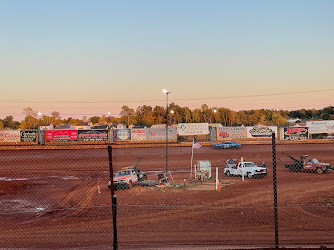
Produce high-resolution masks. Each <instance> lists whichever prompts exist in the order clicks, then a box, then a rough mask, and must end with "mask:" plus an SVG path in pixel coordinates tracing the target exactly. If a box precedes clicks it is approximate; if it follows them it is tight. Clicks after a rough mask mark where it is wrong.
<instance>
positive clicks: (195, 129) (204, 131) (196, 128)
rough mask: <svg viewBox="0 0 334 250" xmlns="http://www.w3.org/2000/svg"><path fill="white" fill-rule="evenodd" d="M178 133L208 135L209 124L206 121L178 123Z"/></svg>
mask: <svg viewBox="0 0 334 250" xmlns="http://www.w3.org/2000/svg"><path fill="white" fill-rule="evenodd" d="M177 133H178V134H179V135H208V134H210V131H209V124H208V123H179V128H178V129H177Z"/></svg>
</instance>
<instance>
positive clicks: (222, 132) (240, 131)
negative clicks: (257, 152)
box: [217, 126, 247, 140]
mask: <svg viewBox="0 0 334 250" xmlns="http://www.w3.org/2000/svg"><path fill="white" fill-rule="evenodd" d="M246 137H247V129H246V127H244V126H240V127H218V129H217V140H225V139H240V138H246Z"/></svg>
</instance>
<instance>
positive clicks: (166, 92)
mask: <svg viewBox="0 0 334 250" xmlns="http://www.w3.org/2000/svg"><path fill="white" fill-rule="evenodd" d="M162 92H164V93H165V94H166V185H169V181H168V94H170V93H171V92H168V91H167V90H166V89H164V90H162Z"/></svg>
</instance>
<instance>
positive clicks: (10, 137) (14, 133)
mask: <svg viewBox="0 0 334 250" xmlns="http://www.w3.org/2000/svg"><path fill="white" fill-rule="evenodd" d="M0 142H20V131H19V130H1V131H0Z"/></svg>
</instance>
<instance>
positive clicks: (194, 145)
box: [193, 140, 202, 149]
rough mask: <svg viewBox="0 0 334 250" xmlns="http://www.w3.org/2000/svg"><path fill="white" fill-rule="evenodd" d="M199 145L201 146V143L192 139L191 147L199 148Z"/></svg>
mask: <svg viewBox="0 0 334 250" xmlns="http://www.w3.org/2000/svg"><path fill="white" fill-rule="evenodd" d="M200 147H202V145H201V144H199V143H198V142H196V141H195V140H194V141H193V148H196V149H199V148H200Z"/></svg>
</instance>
